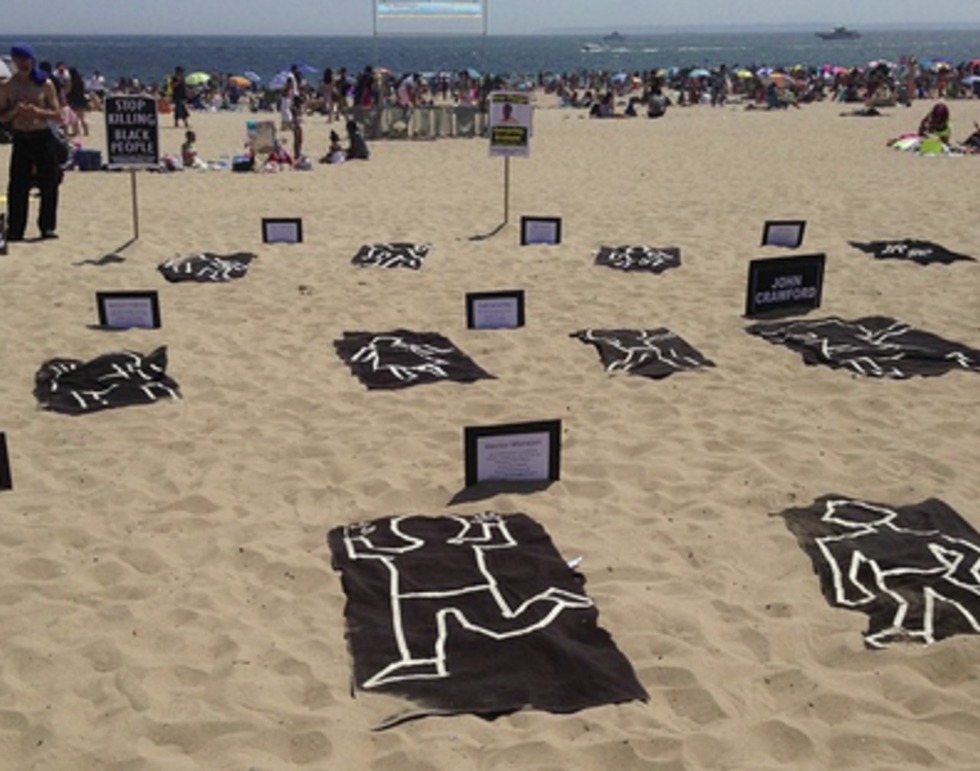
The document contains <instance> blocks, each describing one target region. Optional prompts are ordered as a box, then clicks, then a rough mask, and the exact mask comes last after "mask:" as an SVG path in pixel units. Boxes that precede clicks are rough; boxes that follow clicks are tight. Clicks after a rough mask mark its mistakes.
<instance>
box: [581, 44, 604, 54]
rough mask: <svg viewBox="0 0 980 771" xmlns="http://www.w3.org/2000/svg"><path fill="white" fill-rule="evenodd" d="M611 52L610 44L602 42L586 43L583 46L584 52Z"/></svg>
mask: <svg viewBox="0 0 980 771" xmlns="http://www.w3.org/2000/svg"><path fill="white" fill-rule="evenodd" d="M608 52H609V46H607V45H603V44H602V43H586V44H585V45H583V46H582V53H583V54H604V53H608Z"/></svg>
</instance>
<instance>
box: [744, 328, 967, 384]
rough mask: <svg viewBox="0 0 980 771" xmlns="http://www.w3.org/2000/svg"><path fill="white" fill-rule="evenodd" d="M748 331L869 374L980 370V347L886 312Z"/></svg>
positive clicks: (812, 358) (811, 360) (810, 360)
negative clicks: (976, 347) (961, 341)
mask: <svg viewBox="0 0 980 771" xmlns="http://www.w3.org/2000/svg"><path fill="white" fill-rule="evenodd" d="M745 331H746V332H748V333H749V334H750V335H758V336H759V337H762V338H764V339H766V340H768V341H769V342H770V343H777V344H782V345H785V346H786V347H787V348H789V349H791V350H794V351H798V352H799V353H800V354H801V355H802V356H803V360H804V361H805V362H806V363H807V364H826V365H827V366H828V367H834V368H838V367H843V368H845V369H849V370H851V371H852V372H857V373H858V374H860V375H868V376H869V377H891V378H908V377H913V376H915V375H921V376H923V377H932V376H936V375H944V374H946V373H947V372H949V371H950V370H959V369H962V370H968V371H972V372H977V371H980V351H978V350H976V349H974V348H969V347H967V346H965V345H961V344H960V343H955V342H952V341H949V340H945V339H943V338H942V337H939V336H938V335H934V334H932V333H931V332H924V331H922V330H919V329H914V328H913V327H910V326H909V325H908V324H905V323H903V322H901V321H896V320H895V319H893V318H889V317H888V316H865V317H864V318H859V319H855V320H854V321H845V320H844V319H841V318H838V317H836V316H831V317H829V318H826V319H815V320H813V321H785V322H771V323H770V322H766V323H761V324H754V325H753V326H750V327H746V329H745Z"/></svg>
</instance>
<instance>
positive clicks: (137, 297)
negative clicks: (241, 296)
mask: <svg viewBox="0 0 980 771" xmlns="http://www.w3.org/2000/svg"><path fill="white" fill-rule="evenodd" d="M95 302H96V304H97V305H98V308H99V326H101V327H106V328H108V329H132V328H134V327H138V328H142V329H158V328H159V327H160V300H159V297H158V296H157V293H156V292H155V291H149V292H96V294H95Z"/></svg>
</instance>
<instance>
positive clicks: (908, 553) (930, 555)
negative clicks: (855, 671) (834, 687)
mask: <svg viewBox="0 0 980 771" xmlns="http://www.w3.org/2000/svg"><path fill="white" fill-rule="evenodd" d="M774 516H781V517H782V518H783V519H784V520H785V522H786V526H787V527H788V528H789V530H790V532H792V533H793V535H794V536H796V540H797V542H798V543H799V545H800V547H801V548H802V549H803V550H804V551H805V552H806V554H807V556H809V558H810V561H811V563H812V565H813V570H814V572H815V573H816V574H817V575H818V576H819V577H820V586H821V590H822V591H823V594H824V597H826V599H827V601H828V602H829V603H830V604H831V605H832V606H835V607H840V608H847V609H850V610H856V611H861V612H863V613H866V614H867V615H868V618H869V625H868V629H867V631H866V632H865V633H864V641H865V645H866V646H867V647H868V648H884V647H887V646H888V645H889V644H891V643H893V642H900V641H904V642H918V643H923V644H929V643H933V642H936V641H937V640H942V639H944V638H946V637H951V636H952V635H956V634H978V633H980V534H978V533H977V532H976V530H974V529H973V527H972V526H971V525H970V524H969V523H967V522H966V521H965V520H964V519H963V518H962V517H961V516H960V515H959V514H957V513H956V511H954V510H953V509H952V508H951V507H950V506H948V505H947V504H945V503H943V502H942V501H941V500H938V499H935V498H930V499H929V500H926V501H922V502H921V503H916V504H913V505H910V506H891V505H887V504H881V503H871V502H869V501H864V500H860V499H855V498H849V497H847V496H840V495H826V496H823V497H821V498H818V499H817V500H816V501H815V502H814V503H813V505H811V506H807V507H804V508H794V509H787V510H785V511H782V512H779V514H777V515H774Z"/></svg>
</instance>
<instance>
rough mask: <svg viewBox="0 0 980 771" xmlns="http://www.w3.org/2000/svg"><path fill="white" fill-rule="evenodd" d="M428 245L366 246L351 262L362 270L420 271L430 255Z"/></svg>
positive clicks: (397, 243) (390, 244) (393, 243)
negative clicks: (371, 268) (394, 269)
mask: <svg viewBox="0 0 980 771" xmlns="http://www.w3.org/2000/svg"><path fill="white" fill-rule="evenodd" d="M429 249H430V247H429V245H428V244H409V243H403V242H392V243H387V244H365V245H364V246H362V247H361V248H360V249H359V250H358V252H357V254H355V255H354V257H353V259H351V262H352V263H353V264H354V265H358V266H360V267H362V268H368V267H378V268H411V269H412V270H418V269H419V268H421V267H422V263H423V262H425V258H426V256H428V254H429Z"/></svg>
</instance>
